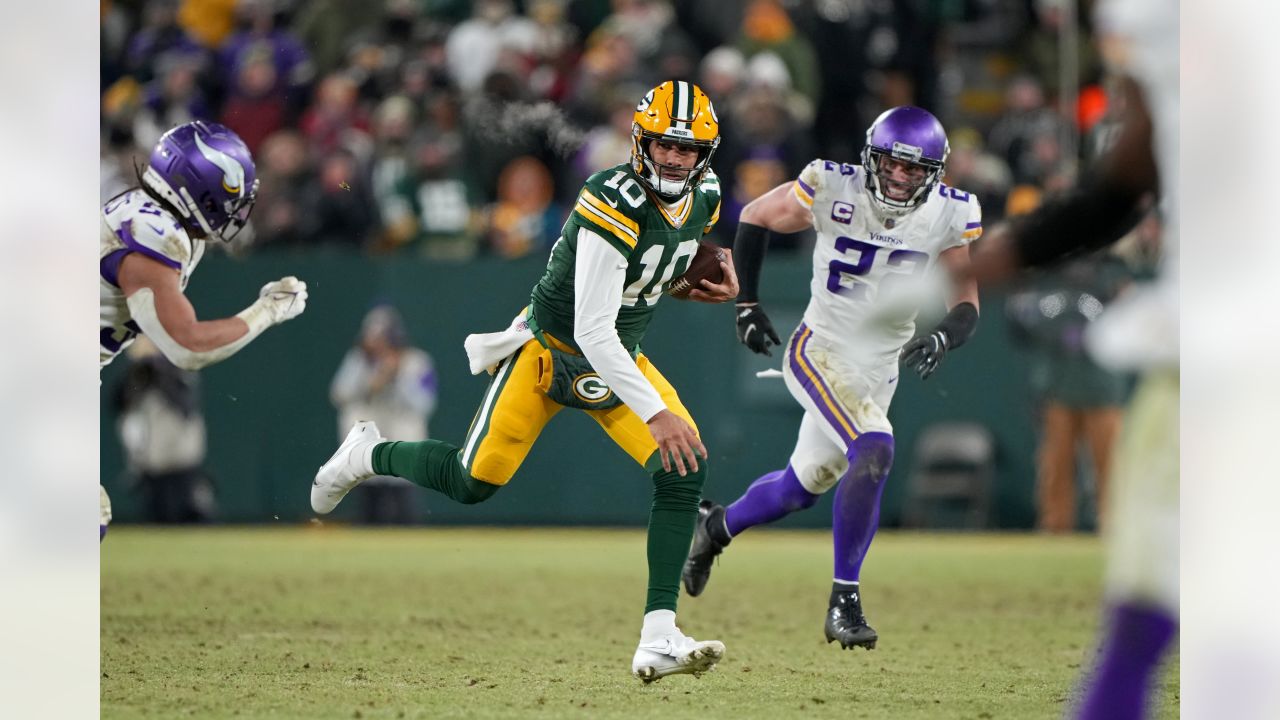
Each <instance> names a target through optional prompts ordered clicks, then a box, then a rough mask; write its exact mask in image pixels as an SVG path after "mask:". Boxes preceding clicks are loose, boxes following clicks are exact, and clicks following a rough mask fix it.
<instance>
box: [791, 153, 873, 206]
mask: <svg viewBox="0 0 1280 720" xmlns="http://www.w3.org/2000/svg"><path fill="white" fill-rule="evenodd" d="M858 172H859V169H858V166H857V165H850V164H849V163H838V162H836V161H834V160H823V159H822V158H817V159H815V160H813V161H811V162H810V163H809V164H808V165H805V166H804V169H803V170H801V171H800V177H799V178H797V179H796V194H797V196H807V197H808V199H813V198H814V197H816V196H817V194H818V193H819V192H821V191H822V190H823V189H824V188H828V187H832V186H833V184H834V182H835V181H836V180H838V179H839V178H842V177H856V176H857V175H858ZM801 199H802V200H804V199H805V198H804V197H801Z"/></svg>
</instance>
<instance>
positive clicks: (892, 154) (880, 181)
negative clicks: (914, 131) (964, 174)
mask: <svg viewBox="0 0 1280 720" xmlns="http://www.w3.org/2000/svg"><path fill="white" fill-rule="evenodd" d="M947 152H948V153H949V152H950V147H948V148H947ZM885 158H893V159H895V160H900V161H902V162H905V163H908V164H909V165H912V166H915V167H919V168H923V169H924V171H925V172H924V177H923V178H922V179H921V180H919V181H917V182H909V183H908V184H909V185H910V192H909V193H908V194H907V196H906V198H904V199H901V200H899V199H897V198H894V197H891V196H890V195H889V193H887V192H886V186H887V184H888V183H889V182H893V183H894V184H899V185H900V184H903V183H901V182H900V181H897V180H894V179H892V178H891V177H890V176H889V172H888V170H886V169H884V167H883V165H884V163H883V160H884V159H885ZM862 167H863V168H864V169H865V171H866V173H865V174H866V176H867V179H866V184H867V190H869V191H870V193H871V198H872V199H873V200H875V202H876V205H877V206H878V207H879V209H880V210H881V211H882V212H883V213H884V214H885V215H886V216H888V217H902V216H903V215H906V214H908V213H910V212H911V211H913V210H915V209H916V208H918V207H920V206H921V205H922V204H924V201H925V200H926V199H928V197H929V193H930V192H931V191H932V190H933V188H934V186H935V185H937V184H938V181H940V180H941V179H942V175H943V173H944V172H945V168H946V156H945V154H944V156H943V159H942V160H941V161H938V160H933V159H931V158H927V157H923V156H922V155H921V151H920V148H918V147H914V146H911V145H905V144H903V143H899V142H895V143H893V146H892V147H891V148H888V149H886V148H880V147H872V146H870V145H868V146H866V147H864V148H863V150H862Z"/></svg>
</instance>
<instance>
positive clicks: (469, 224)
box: [373, 92, 479, 260]
mask: <svg viewBox="0 0 1280 720" xmlns="http://www.w3.org/2000/svg"><path fill="white" fill-rule="evenodd" d="M412 114H413V108H412V105H411V104H409V103H408V102H407V101H405V100H403V99H400V100H397V99H394V98H393V99H391V100H389V101H388V102H386V103H384V104H383V106H381V107H380V108H379V117H378V130H377V133H378V139H377V142H378V148H379V149H378V158H377V159H376V160H375V163H374V170H373V196H374V201H375V203H376V205H377V207H378V208H379V211H380V214H381V218H380V220H381V227H382V237H381V238H380V239H379V241H378V243H377V244H376V245H375V247H376V248H377V249H379V250H389V249H394V248H398V247H402V246H408V245H409V244H411V243H412V244H414V245H415V246H416V247H417V248H418V249H419V250H420V251H421V252H422V253H423V254H424V255H426V256H427V257H430V258H436V259H443V260H465V259H467V258H470V257H471V256H473V255H474V254H475V251H476V237H477V233H476V232H475V229H474V228H475V226H476V224H477V222H478V219H477V218H473V215H478V213H475V212H474V211H473V208H474V207H477V206H478V205H477V203H478V197H479V193H478V192H476V190H475V189H474V186H473V181H472V179H471V178H472V172H471V167H470V164H471V163H473V162H474V160H473V158H471V157H470V154H469V153H466V152H464V149H465V148H466V147H467V141H466V139H465V138H464V137H463V133H462V121H461V110H460V109H459V107H458V102H457V99H456V98H455V97H454V96H453V94H452V93H448V92H440V93H435V94H433V95H431V96H430V98H429V99H428V105H427V108H426V117H425V118H424V119H423V121H422V122H420V123H418V129H417V132H415V133H414V135H413V136H412V137H409V131H410V129H411V127H412Z"/></svg>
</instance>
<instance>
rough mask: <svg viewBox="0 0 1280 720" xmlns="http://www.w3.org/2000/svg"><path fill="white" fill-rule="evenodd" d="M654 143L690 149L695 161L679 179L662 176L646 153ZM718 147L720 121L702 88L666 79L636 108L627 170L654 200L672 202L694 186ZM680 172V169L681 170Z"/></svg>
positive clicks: (659, 169)
mask: <svg viewBox="0 0 1280 720" xmlns="http://www.w3.org/2000/svg"><path fill="white" fill-rule="evenodd" d="M654 140H659V141H662V142H668V143H672V144H674V145H682V146H689V147H693V148H695V149H696V150H697V151H698V160H697V162H696V163H695V164H694V166H693V168H692V169H691V170H689V172H688V173H687V175H686V176H685V178H684V179H683V180H671V179H667V178H664V177H662V173H661V170H662V167H661V166H660V165H659V164H658V163H657V162H656V161H655V160H654V159H653V156H652V154H651V153H650V152H649V149H650V145H651V144H652V142H653V141H654ZM719 146H720V119H719V118H718V117H717V116H716V111H715V109H714V108H713V107H712V106H711V99H710V98H708V97H707V94H706V93H704V92H703V91H702V88H700V87H698V86H697V85H694V84H693V83H690V82H685V81H683V80H674V81H673V80H668V81H667V82H664V83H662V84H661V85H659V86H658V87H656V88H654V89H652V90H650V91H649V92H648V93H646V94H645V96H644V98H643V99H642V100H641V101H640V104H638V105H636V114H635V118H634V122H633V123H632V126H631V167H632V170H633V171H634V172H635V174H636V175H638V176H639V177H640V179H641V180H642V181H643V182H644V183H645V184H646V185H648V186H649V188H650V189H651V190H653V192H654V193H656V194H657V195H658V197H660V198H662V199H663V200H665V201H667V202H674V201H676V200H678V199H680V198H681V197H683V196H684V195H685V194H686V193H688V192H689V191H690V190H691V189H693V188H695V187H697V186H698V183H700V182H702V179H703V178H704V177H706V174H707V171H708V170H709V169H710V167H711V156H712V155H714V154H715V151H716V148H718V147H719ZM681 169H682V170H683V168H681Z"/></svg>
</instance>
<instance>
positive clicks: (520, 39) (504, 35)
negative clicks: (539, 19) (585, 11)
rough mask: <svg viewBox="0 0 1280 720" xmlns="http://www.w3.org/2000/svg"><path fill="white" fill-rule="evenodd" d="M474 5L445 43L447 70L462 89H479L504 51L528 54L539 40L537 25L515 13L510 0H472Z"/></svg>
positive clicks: (522, 54)
mask: <svg viewBox="0 0 1280 720" xmlns="http://www.w3.org/2000/svg"><path fill="white" fill-rule="evenodd" d="M474 5H475V11H474V13H473V14H472V16H471V18H470V19H469V20H466V21H465V22H463V23H461V24H459V25H458V26H457V27H455V28H454V29H453V32H451V33H449V39H448V41H447V43H446V45H445V52H446V54H447V56H448V62H449V71H450V74H451V75H452V76H453V79H454V80H455V81H456V82H457V84H458V86H459V87H460V88H462V90H463V91H464V92H472V91H476V90H479V89H480V87H481V86H482V85H483V84H484V82H485V80H486V78H488V77H489V74H490V73H492V72H493V71H494V70H496V69H498V68H499V67H500V66H499V63H498V61H499V59H501V58H503V57H504V54H506V55H507V57H508V58H513V57H514V58H520V59H523V58H527V57H528V56H529V55H532V53H533V51H534V48H535V47H536V46H537V43H538V26H537V25H536V24H535V23H534V22H533V21H532V20H529V19H528V18H525V17H521V16H519V15H516V14H515V8H514V7H513V6H512V4H511V1H510V0H475V2H474ZM507 69H511V68H510V66H507Z"/></svg>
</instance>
